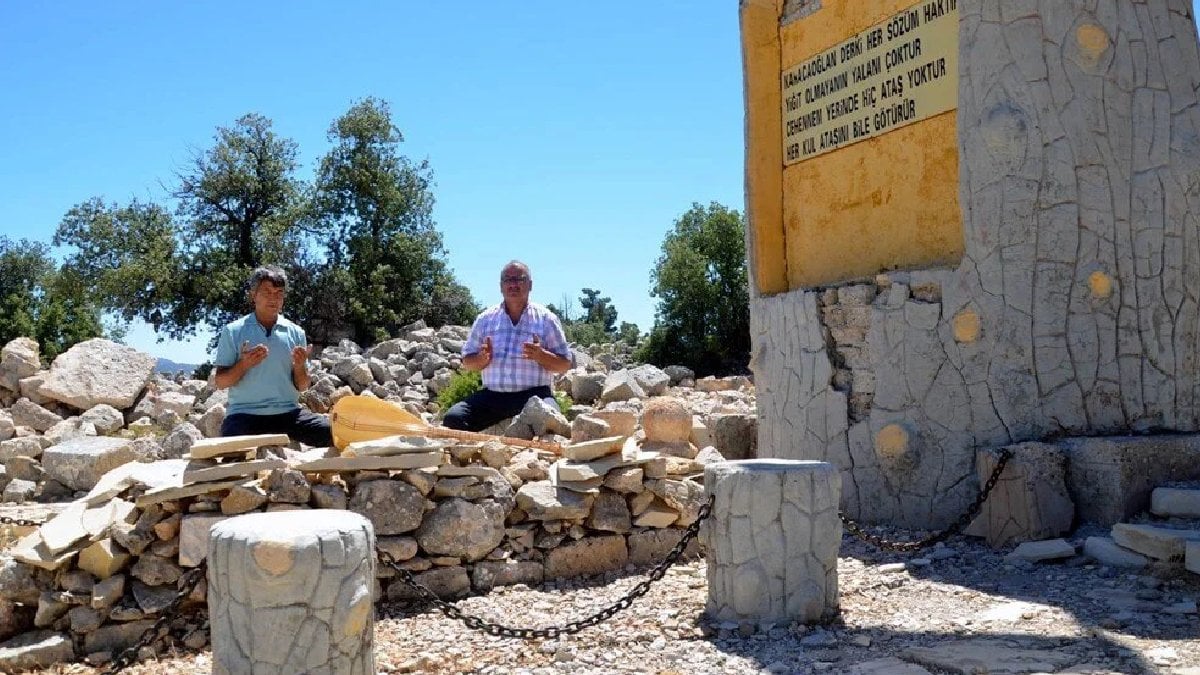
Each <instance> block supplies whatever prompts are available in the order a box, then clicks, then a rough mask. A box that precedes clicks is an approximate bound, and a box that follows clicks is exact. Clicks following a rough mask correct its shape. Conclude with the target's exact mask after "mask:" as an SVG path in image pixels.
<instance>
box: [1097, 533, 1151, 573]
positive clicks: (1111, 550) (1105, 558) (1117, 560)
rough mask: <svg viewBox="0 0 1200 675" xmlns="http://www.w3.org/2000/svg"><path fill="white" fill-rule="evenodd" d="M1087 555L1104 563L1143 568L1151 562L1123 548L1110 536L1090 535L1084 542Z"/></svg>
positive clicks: (1112, 565)
mask: <svg viewBox="0 0 1200 675" xmlns="http://www.w3.org/2000/svg"><path fill="white" fill-rule="evenodd" d="M1083 552H1084V554H1085V555H1087V556H1088V557H1090V558H1091V559H1093V560H1095V561H1096V562H1098V563H1100V564H1102V565H1108V566H1109V567H1123V568H1128V569H1141V568H1143V567H1145V566H1146V565H1149V564H1150V559H1149V558H1147V557H1146V556H1144V555H1141V554H1139V553H1134V552H1133V551H1130V550H1129V549H1126V548H1121V547H1120V546H1118V545H1117V542H1115V541H1113V540H1112V539H1110V538H1108V537H1088V538H1087V541H1085V542H1084V543H1083Z"/></svg>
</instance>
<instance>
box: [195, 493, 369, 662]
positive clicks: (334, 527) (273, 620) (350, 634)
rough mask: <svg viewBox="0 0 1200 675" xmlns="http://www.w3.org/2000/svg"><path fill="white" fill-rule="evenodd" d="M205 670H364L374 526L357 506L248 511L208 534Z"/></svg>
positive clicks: (367, 655)
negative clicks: (350, 509) (208, 663)
mask: <svg viewBox="0 0 1200 675" xmlns="http://www.w3.org/2000/svg"><path fill="white" fill-rule="evenodd" d="M208 559H209V561H210V565H212V567H210V569H209V575H208V579H209V582H210V583H209V586H208V606H209V607H210V608H211V614H210V620H211V622H212V629H211V630H212V654H213V671H214V672H225V673H250V672H260V671H262V672H267V671H270V672H283V673H300V672H338V673H345V674H346V675H367V674H371V675H373V674H374V673H375V672H376V669H375V657H374V648H373V639H374V637H373V636H374V630H373V625H374V605H373V602H372V599H373V589H374V584H375V565H376V562H375V535H374V532H373V530H372V527H371V523H370V522H369V521H368V520H367V519H366V518H364V517H362V516H361V515H357V514H352V513H346V512H338V511H331V510H316V511H285V512H279V513H252V514H247V515H243V516H237V517H234V518H230V519H228V520H226V521H224V522H221V523H217V525H216V526H214V527H213V531H212V536H211V537H210V538H209V545H208Z"/></svg>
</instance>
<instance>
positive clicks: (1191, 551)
mask: <svg viewBox="0 0 1200 675" xmlns="http://www.w3.org/2000/svg"><path fill="white" fill-rule="evenodd" d="M1183 567H1184V569H1186V570H1187V571H1189V572H1195V573H1196V574H1200V541H1189V542H1188V543H1187V544H1186V546H1185V548H1184V554H1183Z"/></svg>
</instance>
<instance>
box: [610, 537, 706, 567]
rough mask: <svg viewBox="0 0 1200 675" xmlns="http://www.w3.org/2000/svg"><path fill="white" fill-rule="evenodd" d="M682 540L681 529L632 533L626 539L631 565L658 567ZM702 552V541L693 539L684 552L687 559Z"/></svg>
mask: <svg viewBox="0 0 1200 675" xmlns="http://www.w3.org/2000/svg"><path fill="white" fill-rule="evenodd" d="M682 538H683V530H681V529H679V528H667V529H655V530H643V531H641V532H631V533H630V534H629V536H628V537H626V545H627V546H628V547H629V564H630V565H639V566H641V565H657V564H658V563H660V562H662V561H663V559H664V558H666V557H667V554H668V553H670V552H671V549H673V548H675V545H676V544H678V543H679V540H680V539H682ZM700 550H701V547H700V540H699V539H693V540H692V541H691V543H689V544H688V546H687V548H685V549H684V551H683V552H684V555H685V556H687V557H696V556H698V555H700Z"/></svg>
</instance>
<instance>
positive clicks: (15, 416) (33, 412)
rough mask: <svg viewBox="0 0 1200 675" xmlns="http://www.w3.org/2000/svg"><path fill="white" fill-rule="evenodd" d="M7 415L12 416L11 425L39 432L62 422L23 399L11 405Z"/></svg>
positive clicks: (59, 418) (49, 412)
mask: <svg viewBox="0 0 1200 675" xmlns="http://www.w3.org/2000/svg"><path fill="white" fill-rule="evenodd" d="M9 413H10V414H12V421H13V425H15V426H18V427H29V428H30V429H33V430H35V431H41V432H45V431H46V430H48V429H50V428H51V427H53V426H54V425H55V424H58V423H59V422H61V421H63V418H62V417H60V416H59V415H56V414H55V413H53V412H51V411H49V410H46V409H45V408H43V407H42V406H40V405H38V404H36V403H34V402H33V401H30V400H29V399H27V398H24V397H22V398H19V399H17V402H16V403H14V404H13V406H12V408H11V409H10V410H9Z"/></svg>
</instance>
